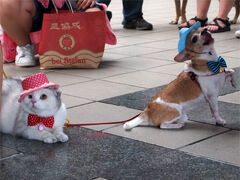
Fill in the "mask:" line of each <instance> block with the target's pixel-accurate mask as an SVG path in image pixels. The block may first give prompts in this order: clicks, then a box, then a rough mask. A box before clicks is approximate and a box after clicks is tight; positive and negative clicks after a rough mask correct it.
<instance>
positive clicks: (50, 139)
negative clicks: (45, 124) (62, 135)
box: [43, 136, 57, 143]
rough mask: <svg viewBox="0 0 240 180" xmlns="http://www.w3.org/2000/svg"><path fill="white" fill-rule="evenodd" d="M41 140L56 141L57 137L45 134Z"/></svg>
mask: <svg viewBox="0 0 240 180" xmlns="http://www.w3.org/2000/svg"><path fill="white" fill-rule="evenodd" d="M43 142H45V143H56V142H57V138H56V137H54V136H47V137H44V138H43Z"/></svg>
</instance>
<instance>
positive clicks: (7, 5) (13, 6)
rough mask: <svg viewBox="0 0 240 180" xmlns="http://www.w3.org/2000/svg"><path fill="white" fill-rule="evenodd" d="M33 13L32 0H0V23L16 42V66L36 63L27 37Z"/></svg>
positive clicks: (32, 47)
mask: <svg viewBox="0 0 240 180" xmlns="http://www.w3.org/2000/svg"><path fill="white" fill-rule="evenodd" d="M35 13H36V7H35V5H34V3H33V0H24V1H20V0H18V1H16V0H8V1H6V0H0V24H1V25H2V28H3V30H4V32H6V33H7V34H8V35H9V36H10V37H11V38H12V39H13V40H14V41H15V43H16V44H17V49H16V50H17V56H16V58H15V64H16V65H17V66H34V65H36V61H35V59H34V46H33V45H32V44H31V40H30V37H29V33H30V31H31V29H32V19H33V17H34V16H35Z"/></svg>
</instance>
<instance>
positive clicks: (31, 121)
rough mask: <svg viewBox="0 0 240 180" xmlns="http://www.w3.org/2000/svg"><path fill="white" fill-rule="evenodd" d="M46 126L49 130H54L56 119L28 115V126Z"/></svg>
mask: <svg viewBox="0 0 240 180" xmlns="http://www.w3.org/2000/svg"><path fill="white" fill-rule="evenodd" d="M40 123H42V124H44V126H46V127H48V128H52V127H53V124H54V117H53V116H50V117H39V116H37V115H34V114H29V115H28V126H36V125H37V124H40Z"/></svg>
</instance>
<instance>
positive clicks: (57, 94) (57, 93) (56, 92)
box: [54, 89, 62, 98]
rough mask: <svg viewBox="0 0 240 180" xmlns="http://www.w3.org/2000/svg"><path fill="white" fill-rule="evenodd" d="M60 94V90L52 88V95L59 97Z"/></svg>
mask: <svg viewBox="0 0 240 180" xmlns="http://www.w3.org/2000/svg"><path fill="white" fill-rule="evenodd" d="M61 94H62V91H60V90H59V89H55V90H54V95H55V96H56V97H57V98H60V97H61Z"/></svg>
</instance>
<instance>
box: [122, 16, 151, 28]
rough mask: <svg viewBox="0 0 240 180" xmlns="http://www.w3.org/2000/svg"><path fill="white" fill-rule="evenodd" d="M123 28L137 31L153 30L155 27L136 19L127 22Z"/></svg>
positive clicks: (141, 19) (143, 20)
mask: <svg viewBox="0 0 240 180" xmlns="http://www.w3.org/2000/svg"><path fill="white" fill-rule="evenodd" d="M123 28H125V29H137V30H152V29H153V25H152V24H151V23H149V22H147V21H146V20H145V19H143V18H136V19H132V20H128V21H126V22H125V24H124V25H123Z"/></svg>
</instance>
